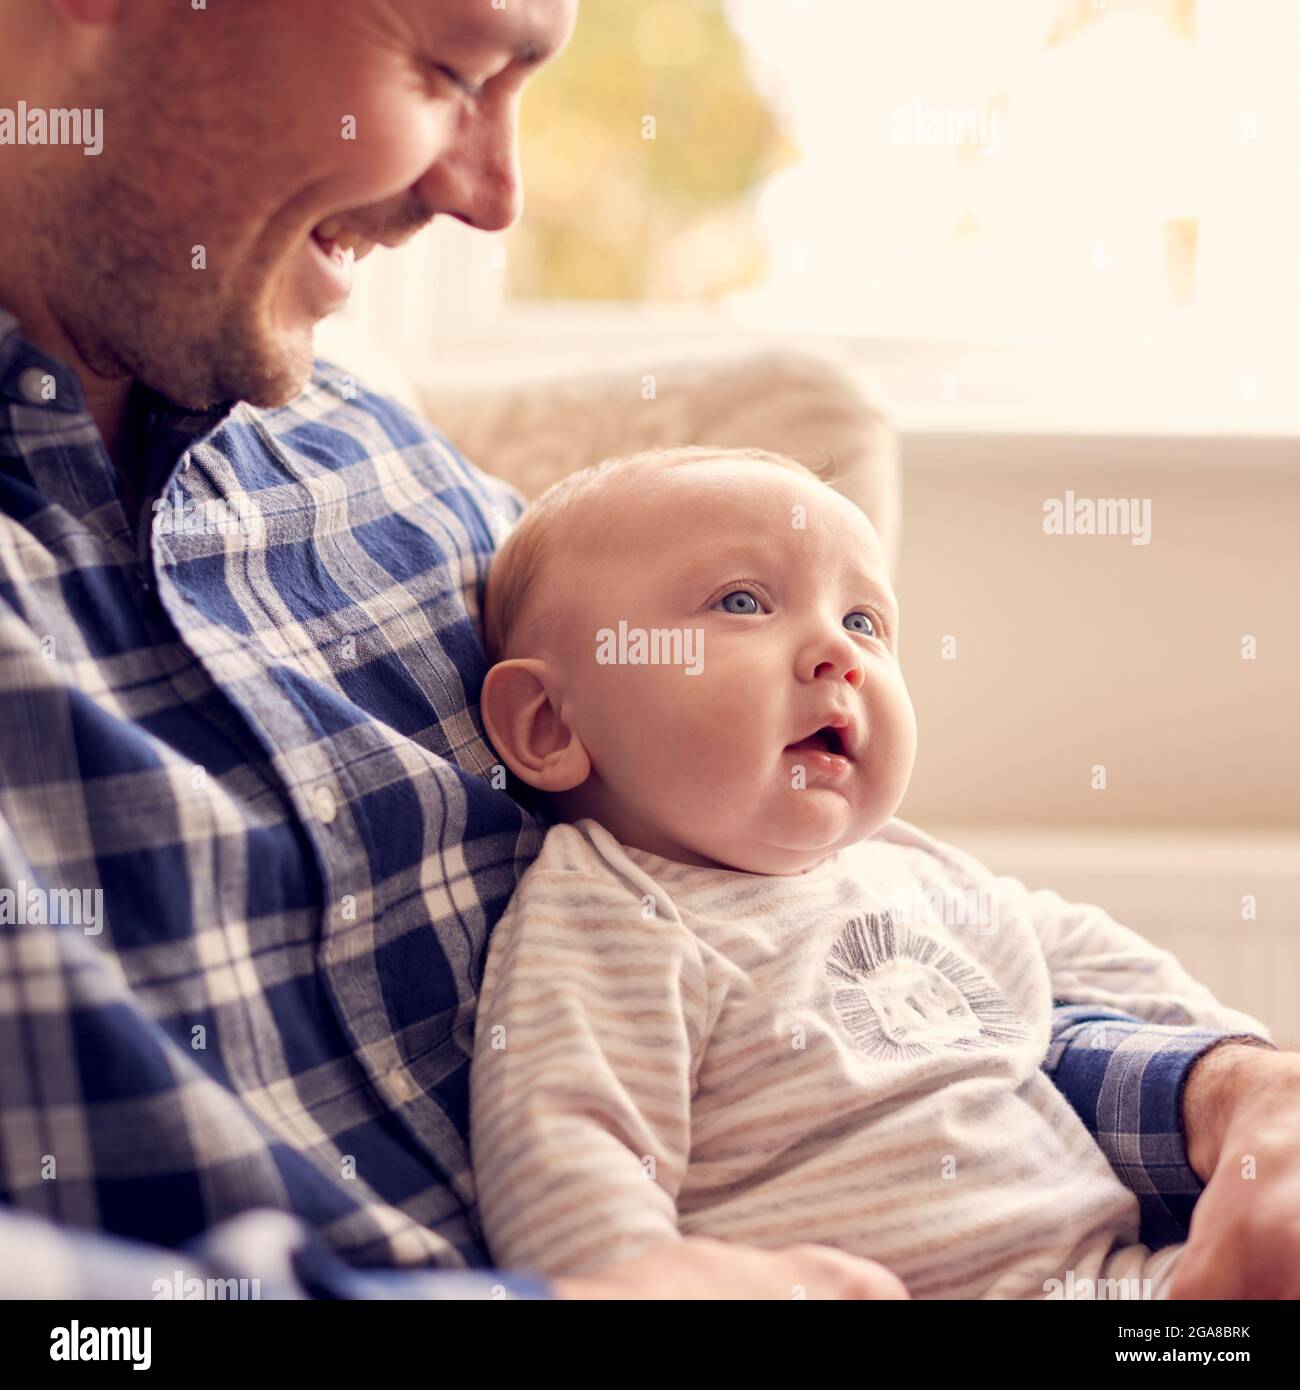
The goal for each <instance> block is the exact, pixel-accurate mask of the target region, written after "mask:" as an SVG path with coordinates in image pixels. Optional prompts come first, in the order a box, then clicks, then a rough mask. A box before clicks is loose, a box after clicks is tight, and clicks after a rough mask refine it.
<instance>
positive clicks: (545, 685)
mask: <svg viewBox="0 0 1300 1390" xmlns="http://www.w3.org/2000/svg"><path fill="white" fill-rule="evenodd" d="M485 607H486V611H485V628H486V633H487V644H488V651H489V659H490V660H491V661H493V662H494V663H495V664H493V665H492V668H491V670H490V671H489V673H488V676H487V680H486V683H485V685H484V689H483V695H482V712H483V719H484V723H485V726H486V728H487V731H488V734H489V736H490V738H491V740H492V742H493V744H494V745H495V747H496V749H497V752H498V753H499V755H500V757H501V758H502V760H503V761H504V762H505V763H506V764H507V765H508V767H509V769H510V770H511V772H513V773H514V775H515V776H516V777H517V778H518V779H519V780H520V781H521V782H522V783H524V784H526V787H528V788H532V789H533V791H534V792H535V793H537V794H539V798H540V805H541V806H542V808H543V809H544V813H545V814H546V815H547V816H548V818H549V819H550V820H552V821H554V822H555V824H553V825H552V826H551V828H550V829H549V830H548V832H547V835H546V838H545V842H544V844H543V847H542V850H541V853H540V855H539V857H538V858H537V860H536V861H535V862H534V863H533V864H532V865H531V866H530V868H529V869H528V871H527V872H526V873H525V874H524V876H523V878H522V879H521V880H520V883H519V886H518V889H517V891H516V893H515V895H514V897H513V898H512V899H511V901H510V904H509V906H508V908H507V910H506V912H505V914H504V916H503V917H502V919H501V921H500V923H499V925H498V926H497V927H496V930H495V933H494V935H493V937H492V941H491V947H490V950H489V954H488V959H487V964H486V969H485V974H484V979H483V989H482V997H481V1002H480V1005H479V1011H478V1017H477V1024H476V1036H475V1051H474V1060H473V1067H472V1072H471V1138H472V1145H473V1161H474V1171H475V1175H476V1179H477V1184H478V1196H479V1202H480V1211H481V1216H482V1222H483V1228H484V1234H485V1236H486V1238H487V1241H488V1244H489V1246H490V1248H491V1251H492V1254H493V1257H494V1259H495V1260H496V1262H497V1263H498V1264H499V1265H501V1266H503V1267H511V1268H531V1269H534V1270H538V1271H540V1272H542V1273H544V1274H547V1275H551V1276H559V1275H570V1276H573V1275H580V1274H591V1273H593V1272H594V1271H596V1270H598V1269H600V1268H601V1267H605V1266H609V1265H612V1264H614V1263H617V1262H620V1261H622V1260H624V1259H628V1258H630V1257H632V1256H635V1255H638V1254H642V1253H644V1252H645V1251H646V1250H648V1249H649V1248H650V1247H651V1246H652V1245H654V1244H656V1243H658V1242H662V1241H668V1240H674V1239H677V1238H678V1237H679V1236H683V1235H698V1236H711V1237H714V1238H716V1239H722V1240H728V1241H736V1242H742V1243H745V1244H748V1245H751V1246H759V1247H769V1248H770V1247H784V1246H789V1245H794V1244H799V1243H802V1242H807V1241H814V1242H818V1243H821V1244H825V1245H829V1246H834V1247H837V1248H838V1249H841V1250H844V1251H847V1252H849V1253H850V1254H854V1255H859V1256H862V1257H864V1258H869V1259H872V1260H875V1261H877V1262H879V1263H880V1264H883V1265H885V1266H886V1267H888V1268H889V1269H890V1270H892V1271H893V1272H894V1273H895V1274H896V1275H898V1276H899V1278H901V1279H902V1280H903V1282H904V1283H905V1284H906V1286H907V1288H908V1290H909V1292H910V1293H911V1294H912V1295H913V1296H914V1297H930V1298H1044V1297H1052V1296H1060V1294H1061V1290H1062V1289H1063V1288H1065V1287H1069V1288H1087V1287H1088V1286H1087V1285H1086V1284H1083V1283H1082V1282H1081V1281H1084V1280H1092V1281H1095V1280H1098V1279H1108V1280H1122V1281H1124V1282H1123V1283H1122V1284H1117V1285H1111V1286H1108V1287H1110V1288H1111V1289H1112V1290H1115V1291H1116V1292H1112V1293H1111V1296H1112V1297H1114V1296H1121V1297H1131V1298H1138V1297H1161V1296H1162V1291H1163V1289H1164V1288H1165V1287H1166V1285H1167V1283H1168V1280H1169V1277H1170V1275H1171V1273H1172V1269H1173V1266H1174V1264H1175V1262H1176V1260H1177V1258H1178V1255H1179V1253H1180V1251H1181V1248H1182V1247H1180V1246H1174V1247H1169V1248H1167V1249H1164V1250H1161V1251H1159V1252H1158V1253H1152V1252H1151V1251H1150V1250H1148V1249H1147V1247H1146V1246H1144V1245H1141V1244H1139V1243H1138V1242H1137V1231H1138V1205H1137V1199H1136V1198H1135V1197H1134V1196H1133V1194H1132V1193H1131V1192H1130V1191H1129V1190H1128V1189H1127V1188H1125V1187H1124V1186H1123V1184H1122V1183H1121V1182H1120V1181H1119V1179H1118V1178H1117V1177H1116V1176H1115V1174H1114V1172H1113V1171H1112V1169H1111V1167H1110V1165H1109V1163H1108V1162H1107V1160H1106V1158H1105V1156H1104V1155H1103V1154H1102V1152H1101V1150H1100V1149H1099V1148H1098V1146H1097V1144H1096V1143H1095V1142H1094V1140H1093V1139H1092V1137H1091V1136H1090V1135H1089V1134H1088V1132H1087V1130H1086V1129H1085V1128H1084V1126H1083V1124H1082V1122H1081V1121H1080V1120H1079V1118H1078V1117H1077V1116H1076V1114H1075V1112H1074V1111H1073V1110H1072V1109H1071V1107H1070V1105H1069V1103H1068V1102H1067V1101H1066V1100H1065V1099H1064V1097H1063V1096H1062V1095H1061V1094H1060V1093H1059V1092H1058V1091H1057V1090H1056V1088H1055V1087H1054V1086H1053V1084H1052V1082H1051V1080H1050V1079H1049V1077H1048V1076H1047V1075H1046V1074H1045V1073H1044V1072H1043V1071H1042V1069H1041V1068H1042V1063H1043V1060H1044V1057H1045V1056H1046V1053H1047V1050H1048V1043H1049V1036H1050V1020H1051V1012H1052V1004H1053V1000H1054V999H1061V1000H1067V1001H1071V1002H1077V1003H1096V1004H1102V1005H1109V1006H1113V1007H1116V1008H1120V1009H1123V1010H1125V1011H1127V1012H1130V1013H1133V1014H1137V1015H1139V1016H1141V1017H1143V1018H1145V1019H1148V1020H1150V1021H1151V1022H1154V1023H1165V1024H1199V1025H1202V1026H1207V1027H1213V1028H1218V1029H1227V1030H1230V1031H1239V1032H1244V1033H1252V1034H1258V1035H1259V1036H1261V1037H1263V1038H1266V1039H1267V1038H1268V1036H1269V1035H1268V1031H1267V1029H1266V1028H1265V1027H1264V1026H1263V1025H1262V1024H1260V1023H1259V1022H1258V1021H1256V1020H1255V1019H1252V1018H1250V1017H1248V1016H1246V1015H1244V1014H1241V1013H1238V1012H1236V1011H1234V1010H1231V1009H1227V1008H1225V1007H1223V1006H1222V1005H1221V1004H1219V1003H1218V1002H1217V1001H1216V1000H1215V998H1214V997H1213V995H1211V994H1210V992H1209V991H1208V990H1206V989H1205V987H1204V986H1202V985H1200V984H1198V983H1197V982H1196V981H1195V980H1193V979H1192V978H1190V977H1189V976H1188V975H1187V974H1186V973H1185V972H1184V971H1183V969H1182V968H1181V967H1180V966H1179V964H1178V962H1177V961H1176V960H1175V959H1174V957H1173V956H1171V955H1170V954H1169V953H1168V952H1165V951H1160V950H1156V949H1155V948H1154V947H1152V946H1151V945H1150V944H1149V943H1147V942H1146V941H1144V940H1143V939H1142V938H1141V937H1139V936H1137V935H1136V934H1135V933H1133V932H1131V931H1129V930H1128V929H1127V928H1125V927H1122V926H1119V925H1117V924H1116V923H1115V922H1114V921H1112V920H1111V919H1110V918H1109V917H1108V916H1107V915H1106V914H1105V913H1104V912H1102V911H1101V910H1100V909H1098V908H1093V907H1083V906H1076V905H1072V904H1070V903H1067V902H1065V901H1063V900H1062V899H1061V898H1059V897H1058V896H1056V895H1055V894H1054V893H1051V892H1046V891H1042V892H1029V891H1028V890H1027V889H1026V888H1025V887H1024V885H1023V884H1021V883H1020V882H1018V881H1017V880H1014V879H1010V878H1000V877H995V876H994V875H993V874H992V873H990V872H989V871H988V870H987V869H985V868H984V867H983V866H982V865H981V864H979V863H978V862H977V861H976V860H974V859H972V858H971V857H970V856H968V855H966V854H963V853H962V852H960V851H959V850H956V849H954V848H951V847H950V846H948V845H944V844H940V843H938V842H936V841H935V840H933V839H931V838H930V837H929V836H927V835H925V834H923V833H922V832H921V831H919V830H917V829H915V828H914V827H912V826H911V825H908V824H906V823H904V822H903V821H900V820H898V819H897V818H896V817H895V811H896V810H897V808H898V806H899V804H900V802H901V801H902V799H903V795H904V792H905V791H906V790H907V785H908V780H909V778H910V776H911V772H912V765H913V760H914V758H915V754H916V723H915V717H914V715H913V711H912V706H911V702H910V700H909V698H908V693H907V688H906V686H905V685H904V683H903V675H902V671H901V669H900V666H899V647H898V634H899V613H898V604H897V601H896V599H895V597H894V595H893V592H892V589H891V586H890V582H889V577H888V574H887V570H886V564H885V559H884V555H883V553H882V549H881V545H880V541H879V539H878V538H877V536H876V534H875V531H874V529H873V528H872V526H871V524H870V522H869V521H868V520H867V518H866V517H865V516H864V515H863V513H862V512H861V511H860V510H859V509H858V508H857V507H856V506H855V505H854V504H853V503H852V502H850V501H849V500H847V498H845V497H844V496H842V495H841V494H840V493H838V492H836V491H835V490H834V489H833V488H831V487H830V486H828V485H827V484H826V483H825V482H823V481H821V480H820V479H819V478H818V476H817V475H816V474H814V473H812V472H811V471H810V470H808V469H806V468H805V467H803V466H802V465H801V464H798V463H796V462H794V461H793V460H791V459H786V458H781V457H778V456H775V455H770V454H764V453H760V452H758V451H734V450H703V449H690V450H671V451H664V452H661V453H657V454H642V455H637V456H634V457H632V458H627V459H621V460H612V461H609V462H606V463H604V464H601V465H600V466H599V467H598V468H595V469H589V470H587V471H586V472H583V473H579V474H576V475H574V476H572V477H570V478H567V479H565V480H564V481H562V482H561V483H559V484H557V485H556V486H555V487H553V488H552V489H551V490H550V491H549V492H547V493H546V494H545V495H544V496H543V497H542V498H540V499H539V500H538V501H537V502H536V503H534V504H533V506H532V507H531V508H529V510H528V511H526V512H525V514H524V516H523V518H522V519H521V521H520V523H519V525H518V526H517V527H516V528H515V530H514V531H513V532H512V533H511V535H510V536H509V537H508V538H507V540H506V542H505V544H504V545H503V547H502V549H501V551H500V554H499V555H498V557H497V559H496V561H495V563H494V565H493V568H492V570H491V574H490V577H489V580H488V589H487V598H486V605H485ZM972 737H977V733H976V731H972ZM1070 1271H1072V1272H1073V1280H1072V1281H1071V1280H1067V1272H1070Z"/></svg>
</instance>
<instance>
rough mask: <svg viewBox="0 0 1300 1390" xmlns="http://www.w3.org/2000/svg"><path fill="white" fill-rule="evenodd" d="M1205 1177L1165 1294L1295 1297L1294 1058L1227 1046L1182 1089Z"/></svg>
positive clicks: (1299, 1181)
mask: <svg viewBox="0 0 1300 1390" xmlns="http://www.w3.org/2000/svg"><path fill="white" fill-rule="evenodd" d="M1183 1121H1184V1128H1185V1130H1186V1133H1187V1154H1188V1159H1189V1161H1190V1162H1191V1165H1192V1167H1193V1168H1194V1169H1195V1170H1196V1172H1197V1175H1198V1176H1199V1177H1200V1178H1201V1179H1202V1180H1203V1181H1205V1184H1206V1186H1205V1191H1204V1192H1203V1193H1202V1194H1201V1196H1200V1199H1199V1200H1198V1201H1197V1203H1196V1207H1195V1209H1194V1210H1193V1212H1192V1223H1191V1228H1190V1234H1189V1236H1188V1241H1187V1247H1186V1249H1185V1250H1184V1251H1183V1254H1182V1257H1181V1259H1180V1261H1179V1264H1178V1268H1177V1271H1176V1272H1175V1274H1174V1277H1173V1279H1172V1280H1171V1281H1170V1285H1169V1297H1170V1298H1180V1299H1181V1298H1238V1299H1294V1298H1300V1056H1297V1055H1296V1054H1295V1053H1285V1052H1272V1051H1265V1050H1264V1049H1263V1048H1258V1047H1251V1046H1241V1045H1239V1044H1233V1043H1225V1044H1223V1045H1222V1046H1220V1047H1216V1048H1215V1049H1214V1050H1213V1051H1212V1052H1210V1053H1208V1054H1207V1055H1206V1056H1205V1057H1203V1058H1202V1059H1201V1060H1200V1061H1199V1062H1198V1063H1197V1064H1196V1066H1195V1067H1194V1068H1193V1069H1192V1073H1191V1075H1190V1077H1189V1078H1188V1081H1187V1088H1186V1090H1185V1091H1184V1093H1183Z"/></svg>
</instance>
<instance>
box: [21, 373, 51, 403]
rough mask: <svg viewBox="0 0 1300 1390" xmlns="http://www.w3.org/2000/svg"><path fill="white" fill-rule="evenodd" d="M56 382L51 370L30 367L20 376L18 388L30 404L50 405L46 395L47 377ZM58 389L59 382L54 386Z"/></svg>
mask: <svg viewBox="0 0 1300 1390" xmlns="http://www.w3.org/2000/svg"><path fill="white" fill-rule="evenodd" d="M47 377H48V378H49V380H50V381H51V382H54V377H53V376H51V375H50V373H49V372H43V371H42V370H41V369H40V368H39V367H28V368H27V370H26V371H25V372H23V374H22V375H21V376H20V377H19V378H18V389H19V390H20V391H21V392H22V393H23V399H24V400H25V401H27V402H28V404H29V405H49V403H50V401H49V397H48V396H47V395H46V387H45V383H46V378H47ZM54 389H55V390H57V389H58V387H57V384H56V385H55V386H54Z"/></svg>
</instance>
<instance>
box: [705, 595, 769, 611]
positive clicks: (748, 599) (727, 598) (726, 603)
mask: <svg viewBox="0 0 1300 1390" xmlns="http://www.w3.org/2000/svg"><path fill="white" fill-rule="evenodd" d="M732 599H739V600H740V601H741V603H742V604H752V605H753V607H752V608H745V607H741V608H736V607H733V606H732V604H731V600H732ZM713 606H714V607H715V608H725V609H726V611H727V612H728V613H759V612H761V611H762V610H761V609H760V608H759V606H758V600H757V599H756V598H755V597H754V595H753V594H751V593H750V592H749V590H748V589H733V590H732V591H731V592H730V593H729V594H723V596H722V597H721V598H720V599H719V600H718V601H717V603H715V604H714V605H713Z"/></svg>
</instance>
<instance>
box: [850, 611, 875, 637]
mask: <svg viewBox="0 0 1300 1390" xmlns="http://www.w3.org/2000/svg"><path fill="white" fill-rule="evenodd" d="M855 618H857V619H859V620H860V621H861V622H864V623H866V627H858V626H855V625H854V619H855ZM844 626H845V627H846V628H848V630H849V631H850V632H860V633H862V635H863V636H864V637H874V636H875V635H876V625H875V623H873V622H872V621H871V614H870V613H848V614H846V615H845V618H844Z"/></svg>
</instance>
